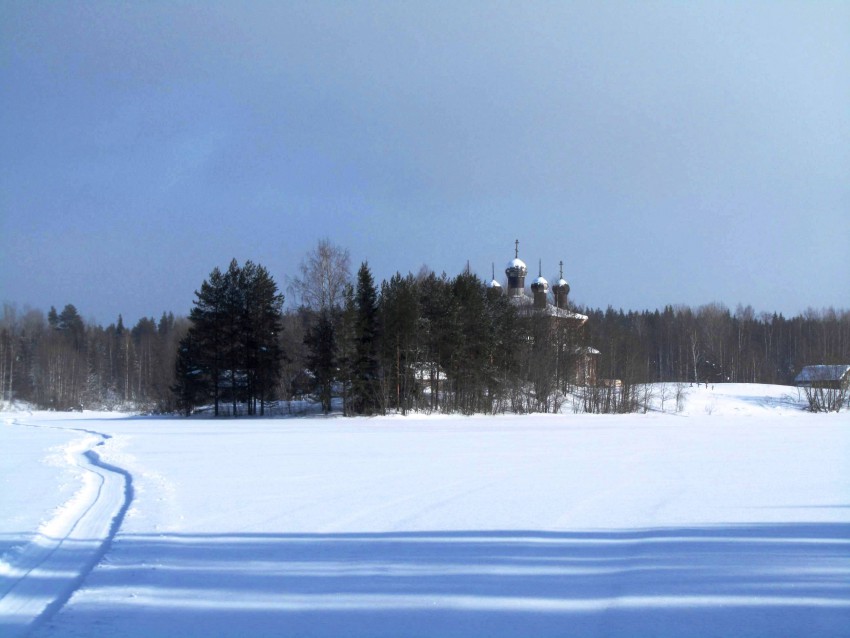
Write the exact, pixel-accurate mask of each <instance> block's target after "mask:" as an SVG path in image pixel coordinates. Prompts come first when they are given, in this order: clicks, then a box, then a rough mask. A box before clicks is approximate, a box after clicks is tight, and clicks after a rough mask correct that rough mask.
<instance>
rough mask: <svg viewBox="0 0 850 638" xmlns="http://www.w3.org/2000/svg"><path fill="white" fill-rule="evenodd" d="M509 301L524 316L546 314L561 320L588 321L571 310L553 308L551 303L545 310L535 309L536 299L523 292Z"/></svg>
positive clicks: (585, 316) (584, 316)
mask: <svg viewBox="0 0 850 638" xmlns="http://www.w3.org/2000/svg"><path fill="white" fill-rule="evenodd" d="M508 301H509V302H510V303H511V305H513V306H516V307H517V310H518V311H519V313H520V314H522V315H530V314H532V313H539V314H544V315H547V316H549V317H560V318H561V319H572V320H573V321H579V322H581V323H584V322H585V321H587V315H580V314H579V313H577V312H572V311H571V310H565V309H564V308H558V307H557V306H553V305H552V304H550V303H547V304H546V307H545V308H535V307H534V299H532V298H531V297H529V296H528V295H526V294H525V292H523V294H521V295H517V296H516V297H508Z"/></svg>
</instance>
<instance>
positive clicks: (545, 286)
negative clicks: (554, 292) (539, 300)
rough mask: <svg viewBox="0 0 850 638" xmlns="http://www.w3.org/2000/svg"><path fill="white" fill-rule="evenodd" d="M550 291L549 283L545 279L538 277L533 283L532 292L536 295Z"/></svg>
mask: <svg viewBox="0 0 850 638" xmlns="http://www.w3.org/2000/svg"><path fill="white" fill-rule="evenodd" d="M548 290H549V282H548V281H546V279H545V278H544V277H542V276H541V277H538V278H537V279H535V280H534V281H533V282H532V283H531V291H532V292H534V293H538V292H547V291H548Z"/></svg>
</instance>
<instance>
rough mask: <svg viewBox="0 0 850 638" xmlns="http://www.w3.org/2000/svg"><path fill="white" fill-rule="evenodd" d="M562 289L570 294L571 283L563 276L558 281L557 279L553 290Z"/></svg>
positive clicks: (558, 290)
mask: <svg viewBox="0 0 850 638" xmlns="http://www.w3.org/2000/svg"><path fill="white" fill-rule="evenodd" d="M562 290H563V291H564V292H565V293H567V294H569V292H570V284H568V283H567V280H566V279H564V278H563V277H561V278H560V279H559V280H558V281H556V282H555V285H554V286H552V291H553V292H560V291H562Z"/></svg>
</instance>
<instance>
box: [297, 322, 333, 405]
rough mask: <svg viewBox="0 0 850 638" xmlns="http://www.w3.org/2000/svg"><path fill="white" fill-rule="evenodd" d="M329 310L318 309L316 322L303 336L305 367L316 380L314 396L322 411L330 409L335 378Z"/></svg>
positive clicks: (331, 323)
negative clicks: (306, 352) (306, 349)
mask: <svg viewBox="0 0 850 638" xmlns="http://www.w3.org/2000/svg"><path fill="white" fill-rule="evenodd" d="M335 332H336V331H335V329H334V321H333V318H332V317H331V313H330V310H329V309H327V308H325V309H323V310H320V311H319V316H318V318H317V319H316V322H315V323H314V324H313V325H312V326H311V327H310V329H309V330H308V331H307V335H306V336H305V338H304V342H305V345H306V346H307V348H308V354H307V369H308V370H310V372H311V373H312V375H313V378H314V379H315V381H316V397H317V398H318V399H319V402H320V403H321V404H322V412H324V413H325V414H327V413H328V412H330V411H331V398H332V394H333V384H334V380H335V378H336V368H337V361H336V334H335Z"/></svg>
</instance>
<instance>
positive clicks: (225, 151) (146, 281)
mask: <svg viewBox="0 0 850 638" xmlns="http://www.w3.org/2000/svg"><path fill="white" fill-rule="evenodd" d="M848 33H850V3H847V2H808V1H807V2H764V3H762V2H746V3H739V2H689V3H682V2H652V3H639V2H638V3H635V2H595V1H594V2H567V1H564V2H523V3H518V2H512V1H511V2H475V1H471V0H470V1H464V2H439V1H436V0H433V1H431V0H429V1H427V2H424V1H423V2H407V3H399V2H317V1H315V0H311V1H309V2H259V1H257V2H240V3H237V2H207V1H204V2H191V1H189V2H157V1H152V2H138V3H124V2H112V1H110V2H97V1H88V2H82V3H76V2H71V1H68V2H61V3H57V2H39V1H31V0H30V1H26V2H19V1H16V0H4V2H2V3H0V300H2V301H4V302H9V303H14V304H16V305H17V307H18V308H25V307H27V306H30V307H34V308H39V309H42V310H45V311H46V310H47V309H49V307H50V306H56V307H57V308H60V309H61V308H62V307H63V306H64V305H65V304H68V303H72V304H74V305H75V306H76V307H77V309H78V310H79V312H80V313H81V314H82V315H83V316H84V317H86V318H90V319H93V320H95V321H98V322H100V323H102V324H104V325H105V324H107V323H110V322H113V321H115V320H116V319H117V316H118V314H119V313H121V314H123V316H124V319H125V322H129V323H133V322H135V321H136V320H137V319H138V318H140V317H142V316H156V317H158V316H159V315H160V314H161V313H162V312H163V311H171V312H174V313H175V314H178V315H179V314H187V313H188V311H189V309H190V308H191V304H192V300H193V298H194V291H195V290H196V289H198V288H199V287H200V284H201V282H202V281H203V280H204V279H205V278H206V277H207V276H208V275H209V273H210V271H211V270H212V269H213V268H215V267H220V268H225V267H226V266H227V264H228V263H229V262H230V260H231V259H233V258H235V259H237V260H238V261H239V262H240V263H242V262H244V261H245V260H249V259H250V260H252V261H254V262H256V263H260V264H262V265H264V266H265V267H266V268H268V269H269V271H270V272H271V274H272V275H273V276H274V278H275V280H276V281H277V282H278V284H279V285H280V287H281V288H282V289H283V290H284V292H285V291H286V287H287V278H288V277H291V276H293V275H295V274H296V273H297V267H298V264H299V263H300V261H301V260H302V258H303V257H304V255H305V254H306V253H307V252H308V251H310V250H312V249H314V248H315V246H316V245H317V243H318V241H319V240H321V239H325V238H326V239H329V240H330V241H332V242H333V243H334V244H336V245H338V246H340V247H342V248H345V249H348V250H349V251H350V254H351V259H352V263H353V265H354V267H355V269H356V267H357V266H358V265H359V264H360V263H361V262H362V261H368V263H369V265H370V267H371V269H372V271H373V274H374V275H375V277H376V279H377V280H378V281H380V280H381V279H384V278H389V277H390V276H392V275H393V274H394V273H395V272H396V271H399V272H401V273H403V274H406V273H407V272H413V273H416V272H418V271H419V270H420V268H421V267H422V266H423V265H425V266H427V267H429V268H431V269H433V270H435V271H437V272H438V273H439V272H442V271H445V272H446V273H447V274H449V275H450V276H451V275H455V274H457V273H459V272H461V271H462V270H463V269H464V268H465V267H466V265H467V263H468V264H469V266H470V268H471V269H472V270H473V271H474V272H476V273H478V274H479V275H480V276H481V277H482V278H485V279H487V280H489V279H490V277H491V265H492V264H494V263H495V269H496V276H497V278H498V279H500V280H504V268H505V266H506V264H507V262H508V261H509V260H510V259H512V258H513V256H514V240H516V239H518V240H519V241H520V244H519V256H520V257H521V258H522V259H524V260H525V261H526V262H527V263H528V266H529V271H530V274H532V275H534V276H536V275H537V273H538V268H539V264H541V263H542V272H543V275H544V276H545V277H547V278H549V279H550V281H551V280H552V279H554V278H557V276H558V263H559V262H560V261H563V262H564V277H565V278H566V279H567V280H568V281H569V282H570V285H571V287H572V293H571V299H572V300H573V301H574V302H575V303H578V304H581V305H584V306H588V307H599V308H605V307H607V306H609V305H610V306H613V307H614V308H623V309H634V310H642V309H655V308H663V307H664V306H665V305H668V304H670V305H676V304H687V305H691V306H699V305H702V304H706V303H715V302H718V303H723V304H725V305H727V306H728V307H729V308H730V309H732V310H733V311H734V309H735V308H736V306H737V305H738V304H743V305H752V306H753V307H754V308H755V310H756V311H757V312H761V311H767V312H774V311H776V312H782V313H784V314H786V315H792V314H797V313H800V312H802V311H804V310H805V309H807V308H809V307H813V308H823V307H827V306H834V307H836V308H848V307H850V37H848ZM529 280H530V278H529ZM288 301H290V302H291V301H294V300H288Z"/></svg>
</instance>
